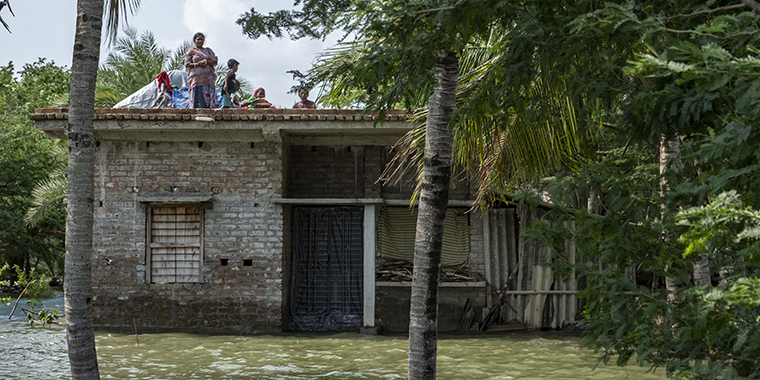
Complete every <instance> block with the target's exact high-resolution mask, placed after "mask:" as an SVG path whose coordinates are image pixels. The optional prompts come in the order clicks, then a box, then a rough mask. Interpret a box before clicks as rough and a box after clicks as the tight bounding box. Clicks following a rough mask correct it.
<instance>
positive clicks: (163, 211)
mask: <svg viewBox="0 0 760 380" xmlns="http://www.w3.org/2000/svg"><path fill="white" fill-rule="evenodd" d="M147 236H148V237H149V243H148V245H147V252H148V260H146V262H147V264H148V273H149V275H150V282H152V283H199V282H201V268H202V267H203V207H201V205H199V204H193V205H151V206H150V207H149V208H148V231H147Z"/></svg>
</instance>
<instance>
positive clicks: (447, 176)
mask: <svg viewBox="0 0 760 380" xmlns="http://www.w3.org/2000/svg"><path fill="white" fill-rule="evenodd" d="M436 66H437V68H438V70H437V71H436V74H435V78H436V82H437V84H436V86H435V89H434V91H433V94H432V95H431V96H430V99H429V100H428V119H427V129H426V133H425V147H426V149H425V163H424V170H423V173H422V181H421V189H422V190H421V192H420V202H419V213H418V216H417V232H416V234H415V241H414V273H413V276H412V295H411V306H410V313H409V378H410V379H435V377H436V356H437V355H436V352H437V345H438V338H437V331H438V281H439V267H440V264H441V248H442V242H443V223H444V220H445V218H446V206H447V205H448V203H449V187H450V186H451V157H452V150H453V146H454V135H453V133H452V131H451V128H450V127H449V122H450V118H451V114H452V113H453V112H454V110H455V109H456V89H457V81H458V72H459V60H458V58H457V56H456V54H455V53H454V52H450V51H449V52H446V53H444V54H443V55H442V57H441V59H440V61H439V62H438V64H437V65H436Z"/></svg>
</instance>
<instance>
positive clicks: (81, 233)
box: [64, 0, 103, 380]
mask: <svg viewBox="0 0 760 380" xmlns="http://www.w3.org/2000/svg"><path fill="white" fill-rule="evenodd" d="M102 15H103V0H79V1H78V3H77V31H76V38H75V40H74V60H73V63H72V66H71V89H70V95H69V124H68V128H67V130H66V135H67V139H68V144H69V172H68V182H69V194H68V207H67V217H66V279H65V281H64V295H65V301H64V302H65V307H66V337H67V340H68V349H69V361H70V363H71V374H72V378H73V379H74V380H78V379H99V378H100V374H99V372H98V358H97V355H96V353H95V335H94V331H93V326H92V318H91V313H92V276H91V273H90V271H91V259H92V252H93V250H92V228H93V227H92V226H93V203H94V197H93V191H94V172H93V164H94V141H95V138H94V133H93V118H94V117H95V108H94V104H95V79H96V76H97V70H98V61H99V59H100V33H101V28H102V25H103V20H102Z"/></svg>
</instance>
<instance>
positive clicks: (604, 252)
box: [238, 0, 760, 379]
mask: <svg viewBox="0 0 760 380" xmlns="http://www.w3.org/2000/svg"><path fill="white" fill-rule="evenodd" d="M747 3H749V2H748V1H746V2H745V1H742V2H728V1H716V0H708V1H699V0H684V1H674V0H667V1H661V0H648V1H613V2H604V3H603V2H599V1H594V0H574V1H562V2H551V1H529V0H526V1H518V2H505V1H480V2H465V1H420V2H413V3H410V2H401V1H383V2H379V1H345V0H344V1H337V0H336V1H305V2H298V4H303V9H302V10H301V11H280V12H277V13H274V14H270V15H269V16H264V15H260V14H257V13H255V11H253V10H252V11H251V12H250V13H247V14H246V15H244V16H243V17H241V19H240V20H238V24H240V25H241V26H242V27H243V29H244V32H245V33H246V34H248V35H249V36H252V37H254V38H255V37H258V36H261V35H266V36H268V37H270V38H271V37H280V36H282V30H283V29H285V30H289V31H290V32H291V33H292V34H291V37H294V38H300V37H304V36H308V37H317V38H320V37H322V36H324V35H325V33H328V32H331V31H335V30H341V29H342V30H344V31H346V35H345V36H346V44H345V45H342V46H341V47H340V48H339V49H340V50H336V51H333V52H331V53H330V54H332V56H325V57H323V58H324V61H322V62H321V63H320V64H318V65H317V66H316V67H315V69H313V70H312V71H310V72H309V73H307V74H305V75H303V76H302V77H300V79H301V80H302V81H303V83H301V84H300V86H304V87H309V88H311V87H312V86H314V85H317V84H320V83H323V84H327V86H328V87H326V88H328V89H329V90H328V91H326V94H327V95H328V97H329V98H330V99H331V100H330V101H335V102H336V103H334V104H335V105H343V104H362V105H365V106H366V107H368V108H370V109H385V108H389V107H397V106H398V105H401V106H403V107H406V108H409V109H411V108H416V107H421V106H424V104H425V100H426V99H427V98H428V96H429V95H430V94H431V93H432V89H433V82H432V81H431V78H432V75H430V74H431V68H432V67H434V65H433V63H434V62H435V61H436V60H437V59H438V55H437V54H438V53H439V51H440V50H441V49H445V50H447V51H454V52H456V53H457V54H458V56H459V58H460V62H461V67H460V69H461V70H460V75H461V79H462V80H461V81H460V83H459V94H458V98H457V99H458V103H457V111H456V113H455V114H454V115H453V117H452V121H453V123H452V125H455V126H457V130H456V133H457V134H458V135H457V144H458V145H457V147H456V149H457V150H458V151H459V152H465V151H469V152H470V154H464V155H462V156H460V161H459V164H460V165H462V166H465V167H467V166H468V165H472V166H473V167H480V168H482V170H484V172H482V174H481V177H480V179H481V183H480V184H479V185H480V187H481V190H482V191H483V193H486V192H489V191H494V192H495V193H496V195H497V196H499V195H501V194H502V193H503V192H504V191H507V190H512V189H515V188H523V189H524V188H526V187H529V185H531V184H532V182H536V181H537V180H538V177H539V176H544V175H546V173H547V172H552V171H554V170H557V168H562V169H564V170H563V171H560V172H559V173H554V174H555V175H553V176H551V177H549V178H547V179H546V180H544V181H543V183H542V187H541V188H539V189H538V191H543V190H546V191H548V192H549V193H550V196H551V199H552V201H553V202H554V203H555V205H556V207H555V209H554V210H553V211H552V213H551V214H550V217H548V218H547V219H546V221H544V222H541V223H536V224H535V225H534V226H533V227H532V228H531V229H529V230H528V231H526V236H527V237H528V238H530V239H535V240H537V241H538V242H539V243H541V244H545V245H548V246H550V247H553V250H552V256H551V261H552V265H553V266H554V267H555V271H556V272H557V273H570V272H571V271H574V272H575V273H576V274H578V275H580V276H581V281H582V282H583V283H585V284H586V285H587V286H586V289H585V290H584V291H583V292H582V293H581V296H582V297H583V298H584V301H585V310H584V315H585V317H586V319H585V321H584V326H585V327H586V328H587V331H588V334H587V337H588V339H587V347H589V348H591V349H593V350H595V351H596V352H598V353H599V355H600V361H602V362H605V363H606V362H608V361H609V360H611V359H612V360H615V361H616V362H617V364H620V365H625V364H627V363H628V362H629V361H631V360H636V361H639V362H642V363H645V364H648V365H651V366H653V367H654V368H664V369H665V372H666V374H667V375H668V376H670V377H679V378H694V379H698V378H735V377H737V376H746V377H748V378H760V373H758V370H757V368H760V365H758V362H757V359H756V358H758V357H760V351H759V350H760V336H758V331H760V330H758V316H759V315H760V306H758V302H757V284H758V281H760V275H759V273H758V265H759V263H758V252H760V242H759V241H758V239H757V234H758V226H757V218H756V215H757V213H758V211H757V210H760V192H758V191H757V189H758V188H760V170H758V169H759V168H760V153H758V152H759V151H758V150H757V146H758V145H760V128H759V127H758V126H760V87H759V86H760V78H758V75H760V71H758V69H757V68H758V64H759V63H760V54H759V53H760V49H758V48H757V46H760V41H759V40H760V33H759V32H758V31H760V15H759V14H758V13H756V12H757V11H754V10H753V9H751V8H749V7H748V6H747V5H745V4H747ZM354 33H355V34H356V35H358V36H360V37H361V38H360V39H356V40H352V39H351V37H352V36H353V35H354ZM421 135H422V133H421V132H420V131H415V132H414V133H412V134H410V136H409V141H410V142H409V144H408V146H409V147H410V149H409V156H408V157H420V155H419V149H420V146H414V144H416V143H419V142H420V141H422V139H421V138H420V136H421ZM675 141H677V142H678V150H677V151H675V152H672V153H669V156H661V153H660V145H661V143H662V142H675ZM557 142H563V143H565V148H566V149H564V150H560V149H557V146H558V145H557ZM530 145H535V146H537V147H538V149H535V150H532V151H530V150H523V149H521V148H524V147H527V146H530ZM413 147H414V148H417V149H412V148H413ZM589 149H594V150H595V154H588V152H589ZM555 154H556V155H555ZM662 154H665V153H662ZM542 161H543V162H542ZM533 164H536V165H535V166H530V165H533ZM540 164H544V166H542V165H540ZM529 166H530V167H531V169H533V168H534V167H535V168H538V169H539V170H536V171H531V170H526V169H525V168H527V167H529ZM661 169H662V172H661ZM534 192H535V191H528V192H526V193H525V194H518V195H517V196H516V197H515V198H516V199H518V200H522V201H526V202H528V201H530V202H535V201H534V200H532V198H533V196H532V195H531V194H533V193H534ZM597 193H598V195H599V198H598V205H594V204H592V205H589V203H588V200H589V198H590V197H591V196H592V195H594V194H597ZM481 199H483V198H481ZM592 203H593V202H592ZM589 210H591V211H589ZM572 222H574V224H575V227H574V228H571V227H570V226H572V225H573V223H572ZM569 237H572V238H575V239H576V244H577V249H578V252H577V255H576V257H577V258H578V261H577V264H575V265H572V264H570V261H569V260H568V258H567V257H566V253H565V252H564V249H565V248H564V244H563V243H564V239H566V238H569ZM705 262H707V263H708V267H709V268H708V269H709V272H710V277H711V278H712V283H711V286H710V287H709V288H705V287H702V286H696V285H695V283H694V281H693V279H692V272H693V271H695V269H699V268H700V266H701V265H703V263H705ZM666 278H667V279H669V280H672V282H673V283H674V284H675V285H677V289H678V290H675V291H674V292H673V293H669V292H668V290H667V289H666V287H665V283H666V280H665V279H666ZM668 282H670V281H668Z"/></svg>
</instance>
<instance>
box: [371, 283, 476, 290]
mask: <svg viewBox="0 0 760 380" xmlns="http://www.w3.org/2000/svg"><path fill="white" fill-rule="evenodd" d="M375 286H377V287H386V288H411V287H412V282H411V281H401V282H396V281H376V282H375ZM438 287H440V288H485V287H486V282H485V281H470V282H441V283H439V284H438Z"/></svg>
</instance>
